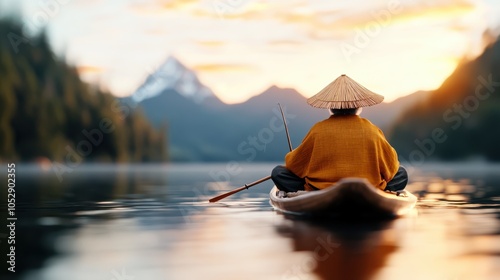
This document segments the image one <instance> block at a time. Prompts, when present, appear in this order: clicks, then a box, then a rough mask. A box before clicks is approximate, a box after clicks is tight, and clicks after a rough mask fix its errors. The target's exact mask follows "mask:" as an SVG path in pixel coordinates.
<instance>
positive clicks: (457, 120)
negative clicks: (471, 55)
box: [390, 40, 500, 164]
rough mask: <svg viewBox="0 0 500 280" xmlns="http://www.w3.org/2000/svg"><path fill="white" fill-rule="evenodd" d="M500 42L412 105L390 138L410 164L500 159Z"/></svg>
mask: <svg viewBox="0 0 500 280" xmlns="http://www.w3.org/2000/svg"><path fill="white" fill-rule="evenodd" d="M499 86H500V41H498V40H497V41H496V42H494V43H493V44H492V45H490V46H489V47H487V48H486V49H485V50H484V52H483V53H482V54H481V55H480V56H479V57H477V58H476V59H474V60H471V61H464V62H462V63H461V64H460V65H459V66H458V67H457V68H456V69H455V71H454V72H453V73H452V74H451V75H450V76H449V77H448V78H447V79H446V80H445V81H444V83H443V84H442V85H441V86H440V87H439V88H438V89H437V90H435V91H433V92H432V93H431V94H430V95H429V96H428V98H426V99H425V100H423V101H421V102H419V103H417V104H415V105H413V106H411V107H410V108H408V110H406V111H405V112H404V113H403V115H402V117H401V118H400V119H399V120H398V122H397V123H396V124H395V125H394V129H393V130H392V133H391V136H390V140H391V142H392V143H393V145H394V146H395V147H396V149H397V150H398V151H399V154H400V156H401V157H402V158H403V159H405V160H407V161H410V162H414V163H419V164H421V163H423V162H425V161H426V160H428V159H441V160H464V159H485V160H491V161H499V160H500V148H498V143H500V130H499V129H498V123H500V94H499Z"/></svg>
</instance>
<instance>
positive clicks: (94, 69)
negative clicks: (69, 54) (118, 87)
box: [76, 65, 104, 75]
mask: <svg viewBox="0 0 500 280" xmlns="http://www.w3.org/2000/svg"><path fill="white" fill-rule="evenodd" d="M76 70H77V71H78V73H79V74H81V75H88V74H99V73H101V72H103V71H104V68H102V67H99V66H92V65H81V66H77V67H76Z"/></svg>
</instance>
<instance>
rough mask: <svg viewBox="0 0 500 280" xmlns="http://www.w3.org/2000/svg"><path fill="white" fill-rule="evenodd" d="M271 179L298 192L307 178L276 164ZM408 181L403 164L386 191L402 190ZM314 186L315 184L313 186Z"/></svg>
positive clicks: (302, 188)
mask: <svg viewBox="0 0 500 280" xmlns="http://www.w3.org/2000/svg"><path fill="white" fill-rule="evenodd" d="M271 179H272V180H273V182H274V184H275V185H276V187H278V189H280V190H282V191H285V192H296V191H300V190H304V184H305V183H306V181H305V179H303V178H300V177H298V176H297V175H295V174H293V173H292V172H291V171H290V170H288V169H286V167H284V166H282V165H278V166H276V167H275V168H274V169H273V171H272V173H271ZM407 183H408V172H406V169H405V168H404V167H402V166H399V170H398V172H397V173H396V175H395V176H394V178H392V180H391V181H389V182H388V183H387V187H386V188H385V190H386V191H400V190H403V189H404V188H405V187H406V184H407ZM311 187H312V188H314V186H311Z"/></svg>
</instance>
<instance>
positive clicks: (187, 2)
mask: <svg viewBox="0 0 500 280" xmlns="http://www.w3.org/2000/svg"><path fill="white" fill-rule="evenodd" d="M158 2H159V4H160V6H161V7H163V8H164V9H167V10H178V9H184V8H187V7H189V6H192V5H194V4H197V3H198V2H199V1H198V0H160V1H158Z"/></svg>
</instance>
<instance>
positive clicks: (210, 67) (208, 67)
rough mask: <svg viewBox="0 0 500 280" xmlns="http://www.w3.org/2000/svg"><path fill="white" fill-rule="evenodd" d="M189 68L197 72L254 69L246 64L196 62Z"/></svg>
mask: <svg viewBox="0 0 500 280" xmlns="http://www.w3.org/2000/svg"><path fill="white" fill-rule="evenodd" d="M191 69H193V70H195V71H199V72H234V71H239V72H242V71H254V70H255V67H253V66H250V65H247V64H198V65H195V66H192V67H191Z"/></svg>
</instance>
